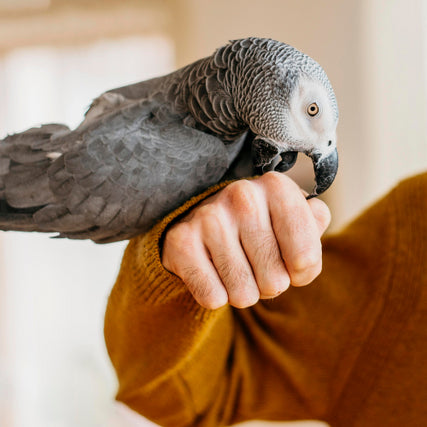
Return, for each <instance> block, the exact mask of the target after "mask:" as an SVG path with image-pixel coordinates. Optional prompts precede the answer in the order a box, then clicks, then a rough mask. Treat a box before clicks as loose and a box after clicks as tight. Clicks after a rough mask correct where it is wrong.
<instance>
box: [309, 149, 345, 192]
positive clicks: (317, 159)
mask: <svg viewBox="0 0 427 427" xmlns="http://www.w3.org/2000/svg"><path fill="white" fill-rule="evenodd" d="M310 157H311V158H312V160H313V165H314V173H315V176H316V187H315V188H314V190H313V192H312V193H311V194H309V195H308V196H307V200H309V199H312V198H313V197H316V196H318V195H319V194H322V193H323V192H325V191H326V190H327V189H328V188H329V187H330V186H331V184H332V183H333V182H334V180H335V176H336V174H337V171H338V152H337V150H336V149H335V150H334V151H332V153H331V154H329V155H328V156H327V157H324V158H322V157H321V156H319V155H316V154H312V155H310Z"/></svg>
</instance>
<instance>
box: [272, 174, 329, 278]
mask: <svg viewBox="0 0 427 427" xmlns="http://www.w3.org/2000/svg"><path fill="white" fill-rule="evenodd" d="M266 175H268V174H266ZM266 175H264V176H265V177H266V182H267V184H268V188H269V199H268V201H269V208H270V215H271V223H272V227H273V230H274V234H275V236H276V238H277V241H278V243H279V248H280V252H281V254H282V258H283V259H284V261H285V264H286V268H287V271H288V273H289V276H290V279H291V284H292V285H294V286H303V285H306V284H308V283H310V282H311V281H312V280H313V279H314V278H315V277H316V276H317V275H318V274H319V273H320V271H321V266H322V263H321V253H322V251H321V244H320V239H319V229H318V225H317V222H316V220H315V218H314V215H313V213H312V211H311V209H310V206H309V204H308V203H307V201H306V200H305V198H304V196H303V194H302V193H301V191H300V190H299V188H298V186H297V185H296V184H295V183H294V182H293V181H292V180H290V179H289V178H287V177H284V176H283V175H282V176H280V175H279V174H271V175H270V176H266ZM278 175H279V176H278ZM283 178H285V179H283Z"/></svg>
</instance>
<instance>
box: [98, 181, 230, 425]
mask: <svg viewBox="0 0 427 427" xmlns="http://www.w3.org/2000/svg"><path fill="white" fill-rule="evenodd" d="M218 188H220V187H215V188H212V189H210V190H209V191H207V192H206V193H204V194H202V195H201V196H199V197H197V198H194V199H192V200H191V201H189V202H188V203H187V204H185V205H184V206H183V207H181V208H180V209H178V210H176V211H175V212H174V213H172V214H171V215H170V216H169V217H167V218H165V219H164V220H163V221H162V222H161V223H159V224H158V225H157V226H156V227H154V228H153V229H152V230H151V231H150V232H149V233H147V234H146V235H144V236H140V237H138V238H136V239H133V240H131V241H130V243H129V245H128V248H127V249H126V252H125V255H124V257H123V262H122V266H121V270H120V273H119V276H118V278H117V281H116V284H115V286H114V288H113V290H112V293H111V295H110V298H109V302H108V306H107V311H106V316H105V340H106V344H107V348H108V351H109V355H110V358H111V360H112V363H113V365H114V367H115V369H116V372H117V376H118V378H119V391H118V395H117V398H118V399H119V400H121V401H123V402H124V403H126V404H128V405H129V406H130V407H132V408H133V409H135V410H136V411H138V412H140V413H142V414H144V416H146V417H148V418H152V419H154V420H155V421H156V422H158V423H160V424H162V425H171V426H180V425H193V423H194V420H195V419H196V418H197V416H198V414H200V413H203V412H206V406H207V405H209V404H210V402H211V401H212V400H213V397H212V395H211V394H212V393H216V387H217V384H218V378H219V377H220V376H222V375H223V373H222V372H221V371H222V370H223V369H224V366H226V364H227V363H226V359H227V357H228V352H229V348H230V345H231V341H232V335H233V327H232V321H231V318H230V316H231V314H230V309H229V308H228V307H224V308H223V309H220V310H215V311H211V310H206V309H204V308H203V307H201V306H200V305H199V304H198V303H197V302H196V301H195V300H194V298H193V297H192V295H191V294H190V292H189V291H188V290H187V288H186V287H185V285H184V284H183V282H182V281H181V280H180V279H179V278H178V277H176V276H175V275H173V274H171V273H169V272H168V271H166V270H165V269H164V268H163V266H162V264H161V262H160V249H159V248H160V246H159V241H160V239H161V237H162V235H163V232H164V230H165V228H166V227H167V226H168V225H169V224H170V223H171V221H173V220H174V219H175V218H176V217H177V216H179V215H181V214H182V213H184V212H186V211H187V210H188V209H190V208H191V207H192V206H194V205H195V204H197V203H198V202H199V201H200V200H202V199H203V198H205V197H207V196H208V195H210V194H212V193H214V192H215V191H217V190H218ZM199 349H200V350H199ZM189 364H190V365H191V369H189V366H188V365H189ZM207 367H208V368H207ZM201 371H203V374H202V373H201ZM188 372H189V375H190V376H192V375H193V376H194V373H196V372H200V375H196V376H195V377H194V378H193V379H192V380H193V382H194V381H195V382H196V383H197V381H199V382H202V384H201V387H200V389H199V390H198V395H197V397H196V398H194V396H191V391H190V389H191V390H194V387H193V386H192V387H191V388H189V387H188V386H187V385H186V384H185V383H186V381H188V379H185V378H184V376H185V375H187V373H188ZM206 377H208V381H207V380H206Z"/></svg>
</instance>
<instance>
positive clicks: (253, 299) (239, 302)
mask: <svg viewBox="0 0 427 427" xmlns="http://www.w3.org/2000/svg"><path fill="white" fill-rule="evenodd" d="M259 298H260V294H259V292H256V291H255V290H244V289H242V292H240V293H239V294H235V295H229V297H228V299H229V303H230V305H232V306H233V307H236V308H247V307H251V306H252V305H255V304H256V303H257V302H258V301H259Z"/></svg>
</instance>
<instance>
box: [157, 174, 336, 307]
mask: <svg viewBox="0 0 427 427" xmlns="http://www.w3.org/2000/svg"><path fill="white" fill-rule="evenodd" d="M305 196H306V194H304V193H303V192H302V190H301V189H300V188H299V187H298V186H297V185H296V184H295V183H294V182H293V181H292V180H291V179H290V178H288V177H287V176H286V175H283V174H280V173H277V172H268V173H266V174H264V175H263V176H261V177H259V178H256V179H254V180H251V181H248V180H240V181H235V182H233V183H231V184H230V185H228V186H227V187H225V188H223V189H222V190H220V191H219V192H218V193H216V194H214V195H213V196H211V197H209V198H207V199H205V200H204V201H203V202H202V203H200V204H199V205H197V206H195V207H194V208H193V209H192V210H191V211H190V212H189V213H188V214H187V215H186V216H185V217H183V218H182V219H181V220H179V221H178V222H176V223H175V224H173V225H172V226H171V227H170V228H169V230H168V231H167V232H166V235H165V239H164V243H163V251H162V263H163V265H164V267H165V268H166V269H167V270H169V271H170V272H172V273H174V274H176V275H177V276H179V277H180V278H181V279H182V280H183V281H184V283H185V284H186V285H187V287H188V289H189V290H190V292H191V293H192V294H193V296H194V298H195V299H196V300H197V301H198V303H199V304H200V305H202V306H203V307H205V308H208V309H216V308H219V307H221V306H223V305H225V304H227V303H229V304H230V305H232V306H234V307H237V308H244V307H249V306H251V305H253V304H255V303H256V302H257V301H258V300H259V299H260V298H261V299H263V298H273V297H276V296H278V295H280V294H281V293H282V292H284V291H285V290H286V289H287V288H288V287H289V285H290V284H291V285H293V286H303V285H307V284H308V283H310V282H311V281H312V280H313V279H314V278H315V277H316V276H317V275H318V274H319V273H320V271H321V268H322V257H321V256H322V249H321V243H320V237H321V235H322V234H323V233H324V231H325V230H326V228H327V227H328V225H329V223H330V218H331V217H330V212H329V209H328V207H327V206H326V204H325V203H323V202H322V201H321V200H319V199H316V198H313V199H310V200H306V199H305Z"/></svg>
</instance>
